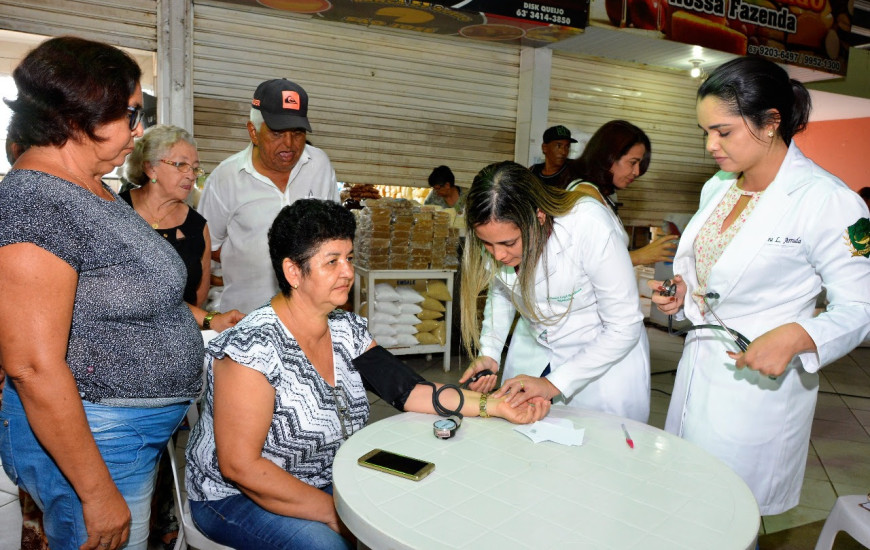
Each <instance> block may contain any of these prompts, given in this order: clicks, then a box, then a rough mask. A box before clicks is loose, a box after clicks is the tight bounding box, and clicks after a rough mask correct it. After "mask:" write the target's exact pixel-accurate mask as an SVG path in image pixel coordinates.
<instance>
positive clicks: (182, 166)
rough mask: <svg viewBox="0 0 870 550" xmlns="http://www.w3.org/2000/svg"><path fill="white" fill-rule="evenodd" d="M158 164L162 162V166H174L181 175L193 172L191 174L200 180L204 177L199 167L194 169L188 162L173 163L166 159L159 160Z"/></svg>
mask: <svg viewBox="0 0 870 550" xmlns="http://www.w3.org/2000/svg"><path fill="white" fill-rule="evenodd" d="M160 162H162V163H163V164H168V165H169V166H175V168H176V169H177V170H178V171H179V172H181V173H182V174H187V173H188V172H190V171H191V170H193V174H194V175H195V176H196V177H198V178H201V177H202V176H203V175H205V170H203V169H202V168H200V167H199V166H197V167H195V168H194V167H193V166H191V164H190V163H189V162H173V161H171V160H166V159H160Z"/></svg>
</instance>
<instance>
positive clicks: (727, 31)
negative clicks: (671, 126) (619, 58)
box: [592, 0, 856, 74]
mask: <svg viewBox="0 0 870 550" xmlns="http://www.w3.org/2000/svg"><path fill="white" fill-rule="evenodd" d="M853 1H854V0H605V2H604V4H605V11H606V15H605V14H600V15H599V16H598V17H596V14H593V16H592V24H594V25H598V26H601V25H606V26H616V27H632V28H635V29H644V30H647V31H649V32H650V33H651V34H656V35H658V36H659V37H664V38H666V39H668V40H673V41H676V42H682V43H684V44H692V45H697V46H703V47H705V48H712V49H715V50H719V51H724V52H729V53H733V54H737V55H747V54H749V55H760V56H762V57H766V58H768V59H770V60H772V61H776V62H779V63H785V64H789V65H796V66H801V67H806V68H809V69H815V70H819V71H824V72H827V73H833V74H846V62H847V60H848V56H849V48H850V47H851V46H853V45H856V44H855V36H856V35H855V34H853V32H852V13H853V9H852V7H851V6H852V3H853Z"/></svg>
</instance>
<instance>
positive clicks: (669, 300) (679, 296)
mask: <svg viewBox="0 0 870 550" xmlns="http://www.w3.org/2000/svg"><path fill="white" fill-rule="evenodd" d="M671 283H674V284H676V285H677V293H676V294H674V295H673V296H667V295H665V294H663V292H664V291H665V287H664V281H647V283H646V285H647V286H648V287H649V288H651V289H652V290H653V294H652V297H651V298H650V300H652V303H654V304H655V305H656V306H657V307H658V308H659V311H661V312H662V313H664V314H665V315H674V314H675V313H677V312H678V311H680V308H682V307H683V302H684V301H685V299H686V282H685V281H683V278H682V277H681V276H680V275H675V276H674V278H673V279H671Z"/></svg>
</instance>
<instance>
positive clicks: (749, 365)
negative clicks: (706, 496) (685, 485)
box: [650, 57, 870, 515]
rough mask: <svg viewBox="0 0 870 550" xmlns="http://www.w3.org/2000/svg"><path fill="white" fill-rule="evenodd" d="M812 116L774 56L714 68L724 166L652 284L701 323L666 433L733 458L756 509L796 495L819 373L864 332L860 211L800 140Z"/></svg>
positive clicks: (709, 98)
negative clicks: (821, 305)
mask: <svg viewBox="0 0 870 550" xmlns="http://www.w3.org/2000/svg"><path fill="white" fill-rule="evenodd" d="M809 112H810V97H809V93H808V92H807V90H806V89H805V88H804V87H803V85H802V84H800V83H799V82H797V81H795V80H790V79H789V77H788V74H787V73H786V72H785V71H784V70H783V69H782V68H780V67H779V66H778V65H776V64H775V63H772V62H770V61H766V60H764V59H762V58H757V57H743V58H738V59H735V60H733V61H730V62H728V63H726V64H724V65H722V66H720V67H719V68H717V69H716V70H715V71H713V73H712V74H711V75H710V77H709V78H708V79H707V80H706V81H705V82H704V83H703V84H702V85H701V87H700V89H699V90H698V99H697V114H698V125H699V126H700V127H701V129H702V130H703V131H704V134H705V136H706V148H707V151H709V152H710V154H711V155H712V156H713V159H714V160H715V161H716V162H717V163H718V164H719V167H720V169H721V171H720V172H719V173H717V174H716V175H715V176H713V177H712V178H711V179H710V180H709V181H708V182H707V183H706V184H705V185H704V188H703V190H702V192H701V201H700V206H699V208H698V212H697V213H696V214H695V216H694V217H693V218H692V220H691V221H690V222H689V224H688V225H687V226H686V229H685V231H684V232H683V235H682V238H681V239H680V244H679V248H678V249H677V254H676V257H675V259H674V273H676V274H677V276H676V277H675V278H674V280H673V281H669V282H663V281H651V282H650V286H651V288H653V289H655V290H656V291H657V292H656V293H654V295H653V301H654V302H655V303H656V305H657V306H658V308H659V309H660V310H661V311H662V312H663V313H665V314H668V315H677V316H680V317H682V316H684V317H685V318H688V319H689V320H690V321H691V322H692V323H693V324H694V325H705V326H706V327H707V328H702V327H697V330H691V331H690V332H689V333H688V335H687V336H686V343H685V348H684V350H683V355H682V358H681V359H680V363H679V367H678V369H677V377H676V381H675V384H674V391H673V395H672V397H671V403H670V408H669V411H668V417H667V423H666V430H668V431H670V432H672V433H675V434H677V435H679V436H680V437H683V438H685V439H687V440H689V441H692V442H693V443H695V444H697V445H699V446H701V447H702V448H704V449H706V450H707V451H709V452H710V453H711V454H713V455H715V456H716V457H718V458H719V459H721V460H722V461H723V462H725V463H726V464H728V465H729V466H730V467H731V468H732V469H733V470H734V471H735V472H737V473H738V474H739V475H740V476H741V477H742V478H743V480H744V481H746V483H747V484H748V485H749V487H750V489H752V492H753V493H754V494H755V498H756V500H757V501H758V504H759V508H760V511H761V514H762V515H771V514H779V513H782V512H785V511H786V510H788V509H790V508H792V507H794V506H796V505H797V504H798V500H799V497H800V491H801V484H802V482H803V477H804V468H805V465H806V458H807V449H808V445H809V437H810V427H811V425H812V420H813V410H814V408H815V403H816V394H817V391H818V387H819V378H818V374H817V373H818V370H819V369H820V368H821V367H824V366H825V365H828V364H830V363H831V362H833V361H835V360H836V359H838V358H839V357H842V356H843V355H845V354H846V353H848V352H849V351H851V350H852V349H853V348H854V347H855V346H857V345H858V344H859V343H860V342H861V341H862V340H863V339H864V338H865V337H866V335H867V333H868V331H870V258H868V254H870V220H868V212H867V206H866V205H865V204H864V203H863V201H861V199H860V198H859V196H858V195H857V194H856V193H855V192H854V191H852V190H850V189H849V188H848V187H847V186H846V185H845V184H844V183H843V182H842V181H840V180H839V179H837V178H836V177H835V176H833V175H831V174H829V173H828V172H825V171H824V170H823V169H821V168H820V167H819V166H817V165H816V164H814V163H813V162H812V161H811V160H809V159H808V158H806V157H805V156H804V155H803V154H802V153H801V151H800V150H799V149H798V148H797V146H796V145H795V143H794V141H793V136H794V135H795V134H796V133H798V132H800V131H801V130H803V129H804V127H805V126H806V124H807V119H808V116H809ZM665 283H667V284H665ZM672 283H675V284H672ZM823 287H824V288H825V290H826V291H827V299H828V302H829V303H828V306H827V310H826V311H824V312H822V313H821V314H820V315H818V316H815V317H814V316H813V312H814V307H815V304H816V298H817V296H818V295H819V293H820V292H821V290H822V288H823ZM711 325H712V327H711Z"/></svg>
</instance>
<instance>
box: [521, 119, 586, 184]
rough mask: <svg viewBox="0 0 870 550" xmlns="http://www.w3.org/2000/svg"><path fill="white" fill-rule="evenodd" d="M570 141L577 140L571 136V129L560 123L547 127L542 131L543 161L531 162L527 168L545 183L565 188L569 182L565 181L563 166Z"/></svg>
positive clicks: (565, 172) (565, 174) (574, 141)
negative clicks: (538, 162)
mask: <svg viewBox="0 0 870 550" xmlns="http://www.w3.org/2000/svg"><path fill="white" fill-rule="evenodd" d="M572 143H577V140H576V139H574V138H572V137H571V130H569V129H568V128H565V127H564V126H561V125H559V126H553V127H551V128H547V130H546V131H545V132H544V142H543V143H542V144H541V151H542V152H543V153H544V162H542V163H541V164H533V165H532V166H530V167H529V170H531V171H532V173H533V174H535V175H536V176H538V177H539V178H540V179H541V181H543V182H544V183H546V184H547V185H554V186H556V187H559V188H561V189H565V188H566V187H567V186H568V184H569V183H570V182H569V181H565V180H566V179H567V177H568V174H567V172H568V171H567V170H565V166H566V161H567V160H568V150H569V149H570V148H571V144H572Z"/></svg>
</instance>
